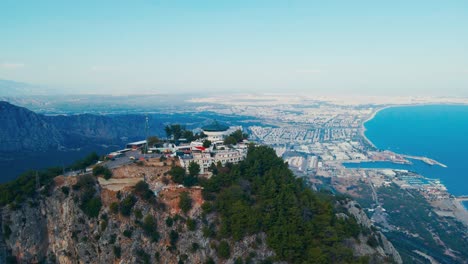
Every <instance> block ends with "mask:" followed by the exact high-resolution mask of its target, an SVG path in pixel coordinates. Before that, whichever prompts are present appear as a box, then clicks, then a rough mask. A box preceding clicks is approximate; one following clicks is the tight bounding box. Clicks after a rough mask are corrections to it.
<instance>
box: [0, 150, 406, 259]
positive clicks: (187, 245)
mask: <svg viewBox="0 0 468 264" xmlns="http://www.w3.org/2000/svg"><path fill="white" fill-rule="evenodd" d="M177 165H178V161H177V160H176V159H175V160H165V161H160V160H159V159H149V160H147V161H141V162H137V163H134V164H130V165H126V166H123V167H119V168H116V169H114V170H113V171H112V177H111V178H110V179H109V180H105V179H103V178H102V177H100V176H99V177H95V176H92V174H89V175H82V176H78V177H67V178H66V177H63V176H57V177H54V175H57V174H58V172H54V171H52V170H49V172H48V173H41V174H40V175H39V177H40V182H41V184H40V190H38V191H35V188H34V182H35V181H34V175H33V174H31V175H29V176H24V178H20V179H18V180H16V181H14V182H11V183H9V184H7V185H2V186H1V188H0V192H1V193H2V201H3V202H2V203H3V204H4V206H3V208H2V213H1V218H0V219H1V222H2V223H1V224H2V229H1V230H2V232H1V233H0V246H2V245H4V246H5V247H6V248H7V249H8V251H7V252H8V254H9V256H8V260H9V261H10V263H15V262H18V263H35V262H41V261H46V262H47V263H77V262H80V263H332V262H333V263H383V262H392V261H394V262H401V259H400V257H399V255H398V252H396V251H395V249H394V248H393V246H392V244H391V243H389V242H388V241H387V240H386V238H385V236H383V235H382V234H381V233H380V232H378V231H375V230H374V229H373V227H372V225H371V224H370V221H369V219H368V218H367V217H366V216H365V214H364V213H363V212H362V210H360V209H359V206H358V205H357V204H355V203H354V202H352V201H350V200H348V199H337V198H335V197H332V196H329V195H326V194H319V193H315V192H313V191H311V190H310V189H309V188H307V187H306V186H305V185H304V183H303V182H302V181H301V180H299V179H297V178H295V177H294V175H293V174H292V172H291V171H290V170H289V169H288V168H287V165H286V164H285V163H284V162H283V160H282V159H280V158H278V157H276V155H275V153H274V151H273V150H272V149H270V148H267V147H251V148H250V150H249V154H248V157H247V159H246V160H245V161H243V162H241V163H240V164H238V165H229V166H226V167H220V166H218V167H216V168H213V173H214V175H213V176H212V177H211V178H210V179H203V178H196V179H195V180H193V179H191V181H186V182H190V183H191V184H190V185H191V186H192V187H189V186H181V185H178V184H177V183H176V182H174V181H173V179H172V176H171V174H175V173H176V172H177V171H178V169H177V168H178V167H177ZM182 177H187V178H188V177H190V176H188V175H185V176H182ZM180 180H181V179H178V180H177V181H178V182H179V181H180ZM182 181H183V179H182ZM25 186H29V187H28V188H24V187H25ZM20 189H24V190H25V191H18V190H20ZM153 190H154V191H156V194H157V195H156V196H155V195H154V192H153ZM25 197H26V198H25Z"/></svg>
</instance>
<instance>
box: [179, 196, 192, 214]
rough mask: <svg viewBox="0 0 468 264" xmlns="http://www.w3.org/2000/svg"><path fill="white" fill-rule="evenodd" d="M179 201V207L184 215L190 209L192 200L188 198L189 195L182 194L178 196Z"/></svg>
mask: <svg viewBox="0 0 468 264" xmlns="http://www.w3.org/2000/svg"><path fill="white" fill-rule="evenodd" d="M179 198H180V200H179V207H180V209H181V210H182V212H184V213H185V214H187V213H188V211H190V209H192V198H190V195H189V193H188V192H182V193H181V194H180V197H179Z"/></svg>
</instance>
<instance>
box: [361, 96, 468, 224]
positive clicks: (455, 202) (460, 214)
mask: <svg viewBox="0 0 468 264" xmlns="http://www.w3.org/2000/svg"><path fill="white" fill-rule="evenodd" d="M427 105H460V104H450V103H445V104H437V103H436V104H433V103H427V104H402V105H386V106H381V107H377V108H376V109H375V110H374V111H373V112H372V113H371V114H370V115H369V116H368V117H367V118H366V119H365V120H364V121H363V122H362V123H361V128H360V135H361V137H362V138H363V139H364V141H366V142H367V143H368V144H369V145H370V146H372V147H373V148H374V149H375V150H380V149H379V148H378V147H377V146H376V145H375V144H374V143H373V142H372V141H371V140H370V139H369V138H367V136H366V135H365V132H366V130H367V129H366V127H365V123H367V122H368V121H370V120H372V119H373V118H375V116H376V115H377V114H378V113H379V112H380V111H382V110H384V109H387V108H391V107H413V106H427ZM462 105H468V104H462ZM395 154H399V155H402V156H404V157H414V156H412V155H409V154H400V153H395ZM424 158H426V157H424ZM427 159H429V158H427ZM434 161H435V160H434ZM435 162H436V163H435V164H437V165H439V166H441V167H446V165H445V164H442V163H439V162H437V161H435ZM421 176H423V177H426V176H424V175H421ZM444 186H445V185H444ZM446 190H447V193H449V194H450V192H449V191H448V189H446ZM450 195H451V196H452V198H450V200H451V203H452V209H453V212H454V217H455V218H457V219H458V220H459V221H461V222H462V223H464V224H465V225H466V226H468V206H467V205H465V204H464V202H463V201H461V200H459V199H457V198H456V197H453V195H452V194H450Z"/></svg>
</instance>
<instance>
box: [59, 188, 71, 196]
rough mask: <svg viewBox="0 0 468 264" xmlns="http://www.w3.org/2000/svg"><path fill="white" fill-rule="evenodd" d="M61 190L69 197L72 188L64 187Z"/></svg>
mask: <svg viewBox="0 0 468 264" xmlns="http://www.w3.org/2000/svg"><path fill="white" fill-rule="evenodd" d="M61 190H62V192H63V194H65V196H68V194H69V193H70V188H69V187H68V186H62V188H61Z"/></svg>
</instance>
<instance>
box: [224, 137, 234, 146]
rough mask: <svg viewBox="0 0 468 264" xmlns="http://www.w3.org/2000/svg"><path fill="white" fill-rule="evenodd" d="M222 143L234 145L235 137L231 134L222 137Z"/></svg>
mask: <svg viewBox="0 0 468 264" xmlns="http://www.w3.org/2000/svg"><path fill="white" fill-rule="evenodd" d="M224 144H225V145H236V144H237V139H236V138H235V137H233V136H228V137H226V138H225V139H224Z"/></svg>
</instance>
